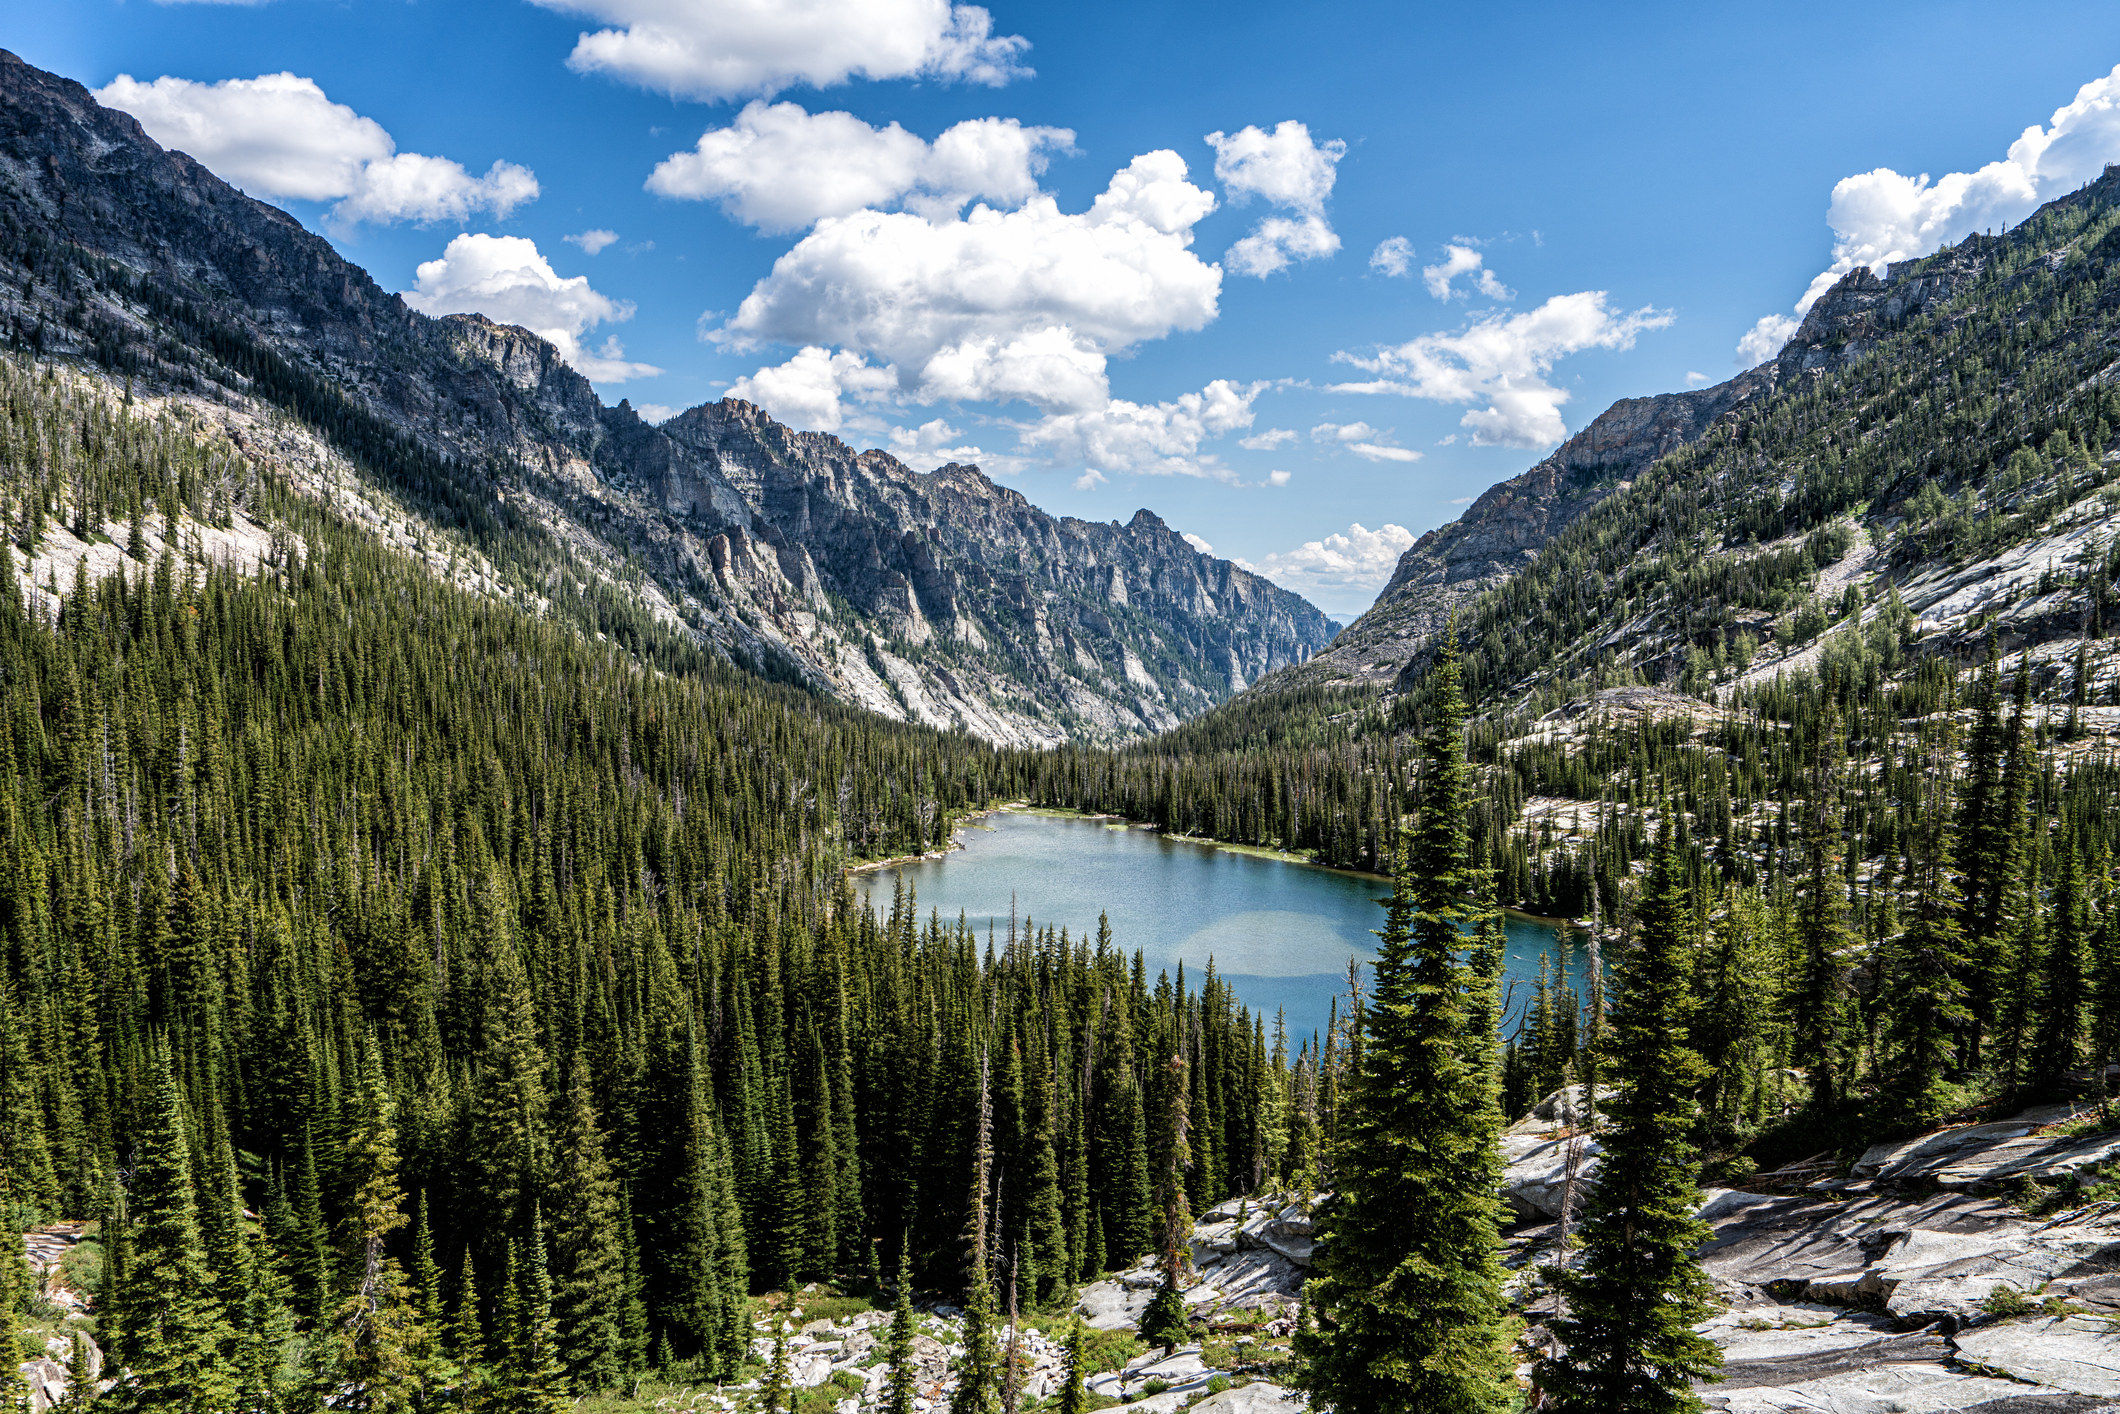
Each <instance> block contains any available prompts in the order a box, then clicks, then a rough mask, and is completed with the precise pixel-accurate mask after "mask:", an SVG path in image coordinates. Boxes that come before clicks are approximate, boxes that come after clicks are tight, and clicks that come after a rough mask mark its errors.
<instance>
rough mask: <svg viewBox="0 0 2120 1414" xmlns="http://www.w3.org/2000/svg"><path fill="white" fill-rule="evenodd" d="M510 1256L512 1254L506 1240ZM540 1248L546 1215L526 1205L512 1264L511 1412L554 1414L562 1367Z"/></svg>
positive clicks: (562, 1397) (561, 1393) (561, 1391)
mask: <svg viewBox="0 0 2120 1414" xmlns="http://www.w3.org/2000/svg"><path fill="white" fill-rule="evenodd" d="M508 1251H509V1255H510V1257H511V1258H513V1257H515V1256H516V1255H517V1248H516V1245H515V1244H514V1243H512V1242H511V1243H510V1244H509V1248H508ZM547 1261H548V1258H547V1256H546V1252H545V1216H544V1209H543V1206H542V1205H541V1204H536V1203H533V1204H531V1206H530V1223H529V1235H528V1238H527V1240H526V1241H525V1242H524V1243H523V1244H522V1247H521V1249H520V1260H519V1261H518V1262H514V1263H511V1265H514V1266H515V1281H516V1286H515V1300H514V1301H513V1302H512V1303H510V1305H511V1308H512V1312H513V1314H514V1317H515V1321H516V1325H515V1329H514V1331H513V1332H512V1333H511V1334H510V1336H509V1340H508V1350H509V1354H510V1356H511V1357H512V1359H511V1367H510V1369H509V1371H508V1382H507V1383H508V1392H507V1406H508V1409H509V1411H510V1414H557V1411H559V1410H561V1409H563V1408H565V1407H566V1405H567V1397H566V1388H567V1372H566V1367H565V1366H564V1365H563V1364H562V1363H561V1362H560V1352H559V1331H558V1327H557V1324H556V1323H555V1322H554V1321H553V1319H552V1275H551V1272H550V1270H549V1269H548V1267H547Z"/></svg>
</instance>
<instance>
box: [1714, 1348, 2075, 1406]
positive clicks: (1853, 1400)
mask: <svg viewBox="0 0 2120 1414" xmlns="http://www.w3.org/2000/svg"><path fill="white" fill-rule="evenodd" d="M1702 1393H1703V1402H1704V1403H1705V1404H1706V1405H1707V1407H1708V1408H1710V1409H1718V1410H1727V1411H1728V1412H1729V1414H2092V1411H2093V1410H2095V1409H2097V1407H2098V1405H2097V1402H2096V1401H2095V1400H2091V1399H2085V1398H2083V1397H2081V1396H2077V1395H2071V1394H2069V1393H2068V1392H2067V1391H2065V1390H2057V1389H2049V1388H2044V1387H2040V1386H2033V1385H2021V1384H2017V1383H2014V1382H2013V1381H2010V1380H1997V1379H1989V1378H1987V1377H1985V1376H1980V1375H1966V1374H1961V1373H1960V1372H1958V1371H1956V1370H1953V1369H1952V1368H1950V1367H1949V1366H1948V1365H1945V1364H1943V1363H1941V1362H1937V1361H1916V1362H1908V1363H1904V1364H1898V1363H1895V1364H1888V1365H1881V1366H1877V1367H1874V1368H1870V1369H1861V1370H1848V1371H1843V1372H1840V1373H1837V1374H1828V1375H1823V1376H1821V1377H1819V1378H1816V1379H1811V1380H1804V1381H1801V1382H1799V1383H1797V1384H1791V1385H1759V1386H1754V1387H1750V1388H1745V1389H1736V1390H1727V1391H1725V1390H1721V1389H1720V1388H1719V1387H1715V1386H1710V1387H1709V1388H1708V1389H1707V1390H1704V1391H1703V1392H1702Z"/></svg>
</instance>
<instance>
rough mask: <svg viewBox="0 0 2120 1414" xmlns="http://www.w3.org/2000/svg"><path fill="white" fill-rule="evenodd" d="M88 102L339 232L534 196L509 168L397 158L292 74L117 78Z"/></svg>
mask: <svg viewBox="0 0 2120 1414" xmlns="http://www.w3.org/2000/svg"><path fill="white" fill-rule="evenodd" d="M95 96H96V101H97V102H99V103H102V104H104V105H105V106H106V107H110V108H120V109H123V110H124V111H126V112H128V113H130V114H132V115H133V116H134V117H135V118H137V119H139V120H140V126H141V127H143V128H145V129H146V130H147V134H148V136H149V137H152V138H153V139H154V140H155V141H156V142H159V143H161V144H162V145H163V146H164V147H168V148H175V149H177V150H178V151H181V152H187V153H189V154H191V155H192V156H193V157H195V158H197V159H198V160H199V161H200V162H202V163H204V164H205V165H206V167H207V168H208V169H209V170H211V171H212V172H213V173H214V174H215V175H216V176H218V177H220V178H221V179H222V180H224V181H227V182H229V183H231V184H233V185H235V186H238V187H241V188H242V189H243V190H245V191H247V192H250V193H251V194H252V195H255V196H266V197H278V198H282V199H294V200H299V201H331V202H336V203H337V205H336V206H334V207H333V208H332V216H333V219H334V220H336V221H338V222H340V223H341V224H346V225H351V224H353V223H355V222H359V221H377V222H385V221H463V220H466V219H468V218H469V217H470V216H471V215H472V214H473V213H474V212H479V211H486V212H491V213H492V214H493V215H494V216H497V217H506V216H507V215H508V213H509V212H511V211H513V210H514V209H515V208H516V207H518V206H521V205H522V204H523V203H524V202H527V201H531V200H534V199H535V198H536V196H537V193H538V187H537V177H536V176H535V175H534V174H533V173H532V172H531V171H530V169H529V168H527V167H519V166H517V165H516V164H515V163H513V162H495V163H494V164H493V165H492V166H491V167H490V168H488V169H487V170H486V173H485V175H484V176H480V177H474V176H472V175H471V174H470V173H469V172H467V171H465V170H464V167H463V165H462V164H461V163H458V162H454V161H452V160H450V159H449V158H446V157H428V156H425V155H423V154H421V153H417V152H399V151H398V150H397V144H396V143H395V142H393V141H392V140H391V137H390V134H389V133H387V132H385V131H384V130H383V126H382V124H380V123H378V122H376V121H375V119H373V118H364V117H362V116H361V115H360V114H358V113H356V112H354V111H353V109H351V108H349V107H347V106H346V105H345V104H343V103H334V102H332V101H331V100H330V99H329V98H328V97H326V96H325V94H324V90H323V89H322V88H320V87H318V86H317V82H316V80H315V79H310V78H303V77H301V76H299V75H297V74H291V73H279V74H261V75H259V76H258V77H257V78H254V79H223V80H222V81H221V82H219V83H199V82H196V81H194V80H192V79H180V78H172V77H169V76H167V75H164V76H163V77H161V78H158V79H156V80H154V81H153V82H152V83H142V82H140V81H139V80H138V79H136V78H134V77H133V76H132V75H130V74H120V75H118V77H117V78H115V79H113V80H111V81H110V83H108V84H106V85H105V86H104V87H102V88H100V89H97V90H96V95H95Z"/></svg>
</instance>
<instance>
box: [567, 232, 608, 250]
mask: <svg viewBox="0 0 2120 1414" xmlns="http://www.w3.org/2000/svg"><path fill="white" fill-rule="evenodd" d="M560 239H561V240H563V241H565V242H566V243H567V244H568V245H572V246H580V247H581V252H582V254H583V255H595V254H596V253H597V252H598V251H601V250H604V249H607V248H608V247H610V246H614V245H616V244H618V232H616V231H583V232H581V233H580V234H579V235H573V236H561V237H560Z"/></svg>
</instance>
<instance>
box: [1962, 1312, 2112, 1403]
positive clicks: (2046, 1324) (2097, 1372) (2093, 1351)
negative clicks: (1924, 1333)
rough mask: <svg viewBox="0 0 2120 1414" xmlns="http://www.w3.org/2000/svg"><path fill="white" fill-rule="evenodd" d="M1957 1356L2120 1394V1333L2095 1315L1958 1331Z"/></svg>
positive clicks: (2028, 1376) (2083, 1389) (2031, 1377)
mask: <svg viewBox="0 0 2120 1414" xmlns="http://www.w3.org/2000/svg"><path fill="white" fill-rule="evenodd" d="M1958 1357H1959V1359H1961V1360H1963V1361H1965V1362H1966V1363H1968V1364H1972V1365H1979V1366H1982V1367H1984V1368H1986V1369H1990V1370H2000V1371H2002V1372H2003V1373H2004V1374H2009V1375H2014V1376H2016V1377H2017V1378H2018V1379H2020V1380H2024V1381H2027V1382H2029V1383H2032V1384H2040V1385H2051V1386H2053V1387H2054V1388H2055V1389H2065V1390H2067V1391H2069V1392H2070V1393H2072V1394H2096V1395H2120V1338H2116V1337H2115V1336H2114V1334H2113V1332H2112V1330H2111V1328H2110V1326H2109V1324H2108V1323H2107V1322H2106V1321H2104V1320H2102V1319H2100V1318H2098V1317H2095V1316H2049V1317H2046V1318H2045V1319H2043V1320H2030V1321H2002V1322H1998V1323H1997V1324H1995V1325H1991V1326H1981V1327H1979V1328H1978V1329H1975V1330H1969V1331H1966V1332H1964V1333H1962V1334H1961V1335H1959V1337H1958Z"/></svg>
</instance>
